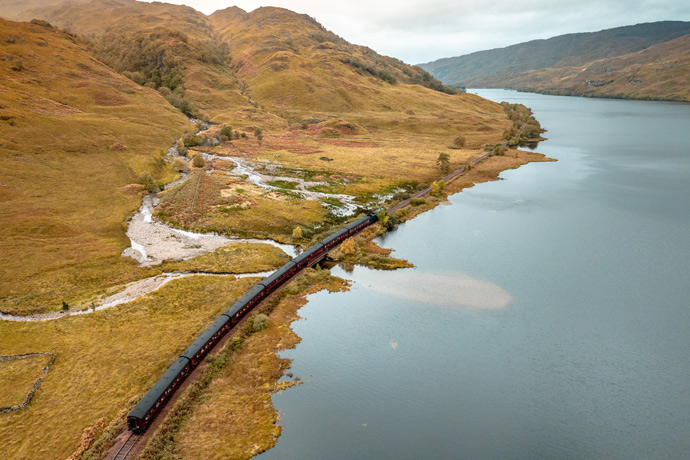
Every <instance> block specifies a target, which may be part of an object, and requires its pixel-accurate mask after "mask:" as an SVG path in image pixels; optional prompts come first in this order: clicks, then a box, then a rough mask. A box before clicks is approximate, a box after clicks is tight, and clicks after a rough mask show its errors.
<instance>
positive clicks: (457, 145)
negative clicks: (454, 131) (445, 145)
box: [451, 136, 466, 149]
mask: <svg viewBox="0 0 690 460" xmlns="http://www.w3.org/2000/svg"><path fill="white" fill-rule="evenodd" d="M465 142H466V139H465V137H464V136H458V137H456V138H455V139H454V140H453V145H452V146H451V148H452V149H461V148H463V147H464V146H465Z"/></svg>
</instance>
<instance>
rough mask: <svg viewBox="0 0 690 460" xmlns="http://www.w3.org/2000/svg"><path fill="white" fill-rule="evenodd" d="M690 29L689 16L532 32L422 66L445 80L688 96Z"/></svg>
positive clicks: (620, 94) (523, 87) (551, 89)
mask: <svg viewBox="0 0 690 460" xmlns="http://www.w3.org/2000/svg"><path fill="white" fill-rule="evenodd" d="M688 34H690V22H680V21H663V22H656V23H647V24H638V25H634V26H626V27H618V28H615V29H608V30H603V31H600V32H593V33H582V34H570V35H562V36H559V37H554V38H550V39H548V40H534V41H530V42H527V43H521V44H518V45H513V46H509V47H507V48H501V49H495V50H489V51H480V52H477V53H472V54H468V55H466V56H460V57H454V58H447V59H440V60H438V61H434V62H431V63H427V64H422V65H421V67H422V68H424V69H426V70H428V71H429V72H431V73H432V74H433V75H434V76H435V77H437V78H439V79H440V80H441V81H443V82H444V83H445V84H449V85H466V86H469V87H496V88H511V89H519V90H529V91H538V92H548V93H556V94H573V95H591V96H604V97H626V98H651V99H669V100H688V82H687V79H686V77H685V76H686V75H687V74H688V71H687V70H688V67H687V66H688V59H689V58H690V47H688V46H687V43H688V40H687V39H686V38H684V37H685V36H687V35H688ZM639 72H642V74H640V73H639Z"/></svg>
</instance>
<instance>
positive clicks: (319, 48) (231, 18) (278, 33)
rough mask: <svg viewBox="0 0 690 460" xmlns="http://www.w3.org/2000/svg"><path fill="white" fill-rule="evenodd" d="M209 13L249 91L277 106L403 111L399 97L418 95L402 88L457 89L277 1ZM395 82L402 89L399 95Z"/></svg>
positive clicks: (265, 103)
mask: <svg viewBox="0 0 690 460" xmlns="http://www.w3.org/2000/svg"><path fill="white" fill-rule="evenodd" d="M211 20H212V21H213V24H214V25H215V26H216V28H217V29H218V30H219V31H220V34H221V36H222V38H223V39H224V40H225V41H226V42H227V43H228V44H229V45H230V54H231V56H232V60H233V62H234V65H235V68H236V69H237V72H238V75H239V76H240V77H241V78H242V79H243V80H245V81H246V82H247V85H248V87H249V89H250V91H251V96H252V98H253V99H255V100H256V101H257V102H258V103H259V104H260V105H263V106H265V107H266V108H268V109H271V110H273V111H276V110H285V111H295V112H298V113H301V114H305V113H308V112H314V111H321V112H340V113H343V112H360V111H372V110H373V111H382V110H399V109H400V108H401V105H402V104H405V103H407V104H413V105H414V103H413V102H412V99H414V98H415V97H412V95H411V94H410V95H409V96H408V97H407V98H405V94H404V93H405V92H406V91H405V89H406V88H407V86H408V85H412V84H415V85H420V86H422V87H427V88H431V89H434V90H436V92H445V93H450V94H453V93H455V92H456V91H455V90H453V89H451V88H447V87H444V86H443V85H442V84H441V83H440V82H438V81H437V80H435V79H434V78H433V77H431V76H430V75H429V74H428V73H427V72H425V71H423V70H422V69H420V68H418V67H412V66H409V65H407V64H404V63H403V62H401V61H399V60H397V59H393V58H389V57H385V56H381V55H378V54H376V53H375V52H374V51H372V50H371V49H369V48H366V47H362V46H356V45H351V44H349V43H347V42H346V41H344V40H343V39H341V38H340V37H338V36H336V35H335V34H333V33H331V32H329V31H328V30H326V29H324V28H323V27H322V26H321V25H320V24H318V23H317V22H316V21H315V20H314V19H312V18H310V17H309V16H306V15H299V14H296V13H293V12H291V11H288V10H284V9H280V8H259V9H257V10H254V11H252V12H251V13H245V12H244V11H242V10H240V9H239V8H230V9H227V10H222V11H218V12H216V13H214V14H213V15H211ZM396 87H400V88H402V89H401V90H400V91H399V92H398V93H397V94H396V92H395V91H394V90H395V89H396ZM415 96H416V95H415ZM424 102H425V101H420V102H417V103H416V105H423V104H424ZM410 108H411V107H410Z"/></svg>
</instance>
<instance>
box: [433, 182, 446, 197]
mask: <svg viewBox="0 0 690 460" xmlns="http://www.w3.org/2000/svg"><path fill="white" fill-rule="evenodd" d="M445 186H446V182H445V181H443V180H439V181H434V182H432V183H431V194H432V195H434V196H440V195H441V193H442V192H443V189H444V187H445Z"/></svg>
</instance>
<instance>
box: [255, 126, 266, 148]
mask: <svg viewBox="0 0 690 460" xmlns="http://www.w3.org/2000/svg"><path fill="white" fill-rule="evenodd" d="M254 137H256V140H258V141H259V145H261V142H262V141H263V140H264V133H263V132H262V131H261V128H256V129H255V130H254Z"/></svg>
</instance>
